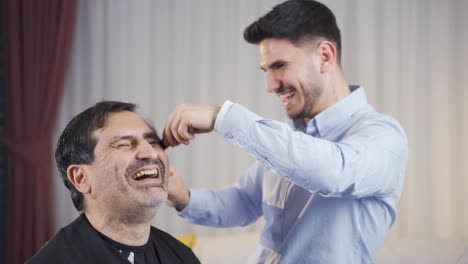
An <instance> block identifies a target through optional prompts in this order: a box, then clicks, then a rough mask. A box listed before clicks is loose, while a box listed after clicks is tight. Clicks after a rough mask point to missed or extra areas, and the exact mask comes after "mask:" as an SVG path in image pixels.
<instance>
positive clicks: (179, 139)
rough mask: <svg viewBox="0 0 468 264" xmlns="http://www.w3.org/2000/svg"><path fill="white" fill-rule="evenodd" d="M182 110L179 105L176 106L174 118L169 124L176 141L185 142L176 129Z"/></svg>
mask: <svg viewBox="0 0 468 264" xmlns="http://www.w3.org/2000/svg"><path fill="white" fill-rule="evenodd" d="M182 111H183V110H182V109H180V107H178V109H177V112H176V114H175V116H174V120H173V121H172V124H171V131H172V135H173V136H174V138H175V140H176V141H177V142H178V143H184V144H185V142H184V139H183V138H182V137H181V136H180V135H179V131H178V128H179V124H180V119H181V115H182Z"/></svg>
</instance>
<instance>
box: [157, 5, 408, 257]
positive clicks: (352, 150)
mask: <svg viewBox="0 0 468 264" xmlns="http://www.w3.org/2000/svg"><path fill="white" fill-rule="evenodd" d="M244 38H245V39H246V41H247V42H249V43H254V44H257V45H258V46H259V51H260V67H261V68H262V69H263V71H265V75H266V89H267V91H268V92H270V93H276V94H277V95H278V96H279V97H280V99H281V101H282V104H283V106H284V108H285V109H286V112H287V114H288V116H289V117H290V119H291V120H290V123H289V124H285V123H281V122H278V121H273V120H265V119H262V118H261V117H260V116H258V115H256V114H255V113H253V112H251V111H249V110H248V109H246V108H245V107H243V106H241V105H239V104H236V103H232V102H229V101H227V102H225V103H224V104H223V105H222V107H218V106H206V105H180V106H178V107H177V108H176V110H175V112H174V113H172V114H171V115H170V116H169V118H168V120H167V121H166V127H165V129H164V136H163V138H164V140H165V142H166V143H167V144H169V145H171V146H176V145H178V144H180V143H183V144H188V143H189V142H190V140H191V139H193V136H194V133H198V132H206V131H211V130H215V131H216V132H217V133H218V134H219V135H221V136H222V137H224V138H225V139H226V140H227V141H228V142H230V143H232V144H234V145H237V146H239V147H241V148H243V149H245V150H247V151H248V152H249V153H250V154H251V155H253V156H254V157H255V158H256V159H257V160H258V161H257V162H256V163H254V164H253V165H252V166H251V167H250V168H249V169H248V170H247V171H246V172H245V173H244V175H242V177H241V178H240V181H239V182H238V184H236V185H235V186H233V187H231V188H228V189H223V190H213V191H202V190H193V189H192V190H190V192H189V190H188V189H187V187H186V186H185V184H184V182H183V180H182V178H181V177H180V176H179V175H177V174H174V175H172V176H170V179H169V181H170V182H171V186H170V189H169V198H168V202H167V203H168V204H169V205H171V206H174V207H175V208H176V209H177V210H178V211H179V214H180V215H181V216H183V217H185V218H187V219H188V220H189V221H191V222H193V223H196V224H202V225H209V226H215V227H228V226H243V225H247V224H250V223H252V222H254V221H255V220H256V219H257V218H259V217H260V216H263V217H264V218H265V221H266V225H265V227H264V229H263V231H262V236H261V240H260V243H259V245H258V247H257V248H256V249H255V250H254V252H253V253H252V255H251V258H250V262H253V263H278V262H281V263H372V262H373V260H372V258H373V256H374V254H375V253H376V251H377V250H378V249H379V247H380V246H381V245H382V244H383V241H384V238H385V235H386V234H387V232H388V230H389V229H390V227H391V225H392V224H393V222H394V221H395V218H396V204H397V202H398V200H399V198H400V193H401V190H402V186H403V182H404V175H405V167H406V160H407V155H408V154H407V152H408V146H407V140H406V136H405V133H404V131H403V129H402V128H401V126H400V125H399V124H398V123H397V121H395V120H394V119H392V118H390V117H388V116H385V115H383V114H380V113H378V112H376V111H375V110H374V109H373V108H372V106H370V105H369V104H368V102H367V98H366V95H365V92H364V89H363V87H360V86H350V85H348V83H347V81H346V79H345V76H344V74H343V71H342V68H341V64H340V57H341V40H340V30H339V28H338V26H337V24H336V19H335V16H334V15H333V13H332V12H331V11H330V10H329V9H328V8H327V7H326V6H324V5H323V4H321V3H318V2H316V1H307V0H290V1H287V2H284V3H282V4H279V5H277V6H275V7H274V8H273V10H272V11H270V12H269V13H268V14H266V15H265V16H263V17H261V18H260V19H258V20H257V21H256V22H254V23H253V24H251V25H250V26H249V27H247V29H246V30H245V32H244Z"/></svg>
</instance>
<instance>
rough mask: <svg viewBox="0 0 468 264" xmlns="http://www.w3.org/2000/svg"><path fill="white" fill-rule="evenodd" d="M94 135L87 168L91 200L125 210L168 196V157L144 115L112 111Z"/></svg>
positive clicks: (151, 205) (150, 204) (156, 203)
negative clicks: (94, 143) (141, 116)
mask: <svg viewBox="0 0 468 264" xmlns="http://www.w3.org/2000/svg"><path fill="white" fill-rule="evenodd" d="M93 136H94V137H96V138H97V144H96V147H95V149H94V161H93V163H92V164H91V165H89V168H88V171H89V181H90V184H91V193H90V195H89V198H90V199H88V202H92V203H95V204H96V205H97V207H98V208H103V209H104V208H106V209H109V208H111V209H116V210H125V209H136V208H139V207H155V206H159V205H160V204H161V203H162V202H164V201H165V200H166V199H167V176H166V175H167V173H168V172H167V171H168V167H167V157H166V154H165V153H164V151H163V149H162V148H161V147H160V146H159V140H158V139H159V138H158V136H157V135H156V133H155V131H153V130H152V129H151V128H150V127H149V126H148V125H147V124H146V122H145V121H144V120H143V119H142V118H140V117H139V116H138V115H137V114H135V113H133V112H129V111H123V112H117V113H111V114H110V115H109V118H108V121H107V124H106V126H105V127H103V128H101V129H98V130H96V131H95V132H94V135H93Z"/></svg>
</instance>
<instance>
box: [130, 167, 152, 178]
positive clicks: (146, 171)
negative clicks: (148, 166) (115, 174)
mask: <svg viewBox="0 0 468 264" xmlns="http://www.w3.org/2000/svg"><path fill="white" fill-rule="evenodd" d="M144 175H153V178H156V176H158V170H156V169H154V170H144V171H140V172H138V173H136V174H135V175H134V176H133V178H134V179H137V178H140V177H141V176H144Z"/></svg>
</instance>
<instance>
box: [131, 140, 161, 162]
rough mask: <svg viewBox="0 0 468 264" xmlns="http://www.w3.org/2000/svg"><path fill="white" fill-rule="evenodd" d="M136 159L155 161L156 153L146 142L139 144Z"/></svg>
mask: <svg viewBox="0 0 468 264" xmlns="http://www.w3.org/2000/svg"><path fill="white" fill-rule="evenodd" d="M136 155H137V159H156V158H158V152H157V151H156V150H155V149H154V148H153V146H152V145H151V144H150V143H149V142H147V141H146V140H145V141H143V142H141V143H140V144H139V145H138V148H137V154H136Z"/></svg>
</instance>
